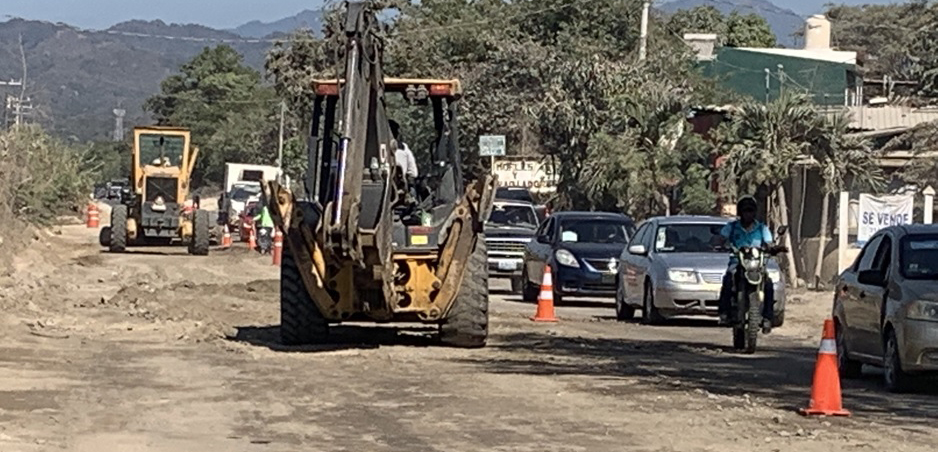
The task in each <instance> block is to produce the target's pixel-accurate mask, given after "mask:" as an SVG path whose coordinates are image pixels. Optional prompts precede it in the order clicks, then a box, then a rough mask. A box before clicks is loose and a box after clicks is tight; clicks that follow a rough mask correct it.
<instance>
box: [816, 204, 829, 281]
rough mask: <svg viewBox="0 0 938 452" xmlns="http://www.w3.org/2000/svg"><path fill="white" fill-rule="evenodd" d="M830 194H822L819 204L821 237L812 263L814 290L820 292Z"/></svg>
mask: <svg viewBox="0 0 938 452" xmlns="http://www.w3.org/2000/svg"><path fill="white" fill-rule="evenodd" d="M830 202H831V194H830V193H827V192H826V191H825V192H824V200H823V201H822V202H821V237H820V240H819V242H818V248H817V262H815V263H814V290H821V269H822V268H823V267H824V250H825V248H827V222H828V221H829V219H828V217H830Z"/></svg>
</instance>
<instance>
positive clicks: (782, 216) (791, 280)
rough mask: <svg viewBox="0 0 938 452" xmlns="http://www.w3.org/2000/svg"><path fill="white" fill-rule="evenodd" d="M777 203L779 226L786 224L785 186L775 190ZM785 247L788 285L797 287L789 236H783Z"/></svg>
mask: <svg viewBox="0 0 938 452" xmlns="http://www.w3.org/2000/svg"><path fill="white" fill-rule="evenodd" d="M775 194H776V198H778V199H777V203H778V215H779V220H780V222H781V224H784V225H787V224H788V201H787V200H786V198H785V186H784V185H782V184H779V185H778V187H777V188H776V189H775ZM785 246H786V247H787V248H788V252H787V253H785V256H787V260H788V284H789V285H791V287H796V288H797V287H798V285H799V284H798V268H797V267H796V265H795V249H794V247H792V246H791V234H785Z"/></svg>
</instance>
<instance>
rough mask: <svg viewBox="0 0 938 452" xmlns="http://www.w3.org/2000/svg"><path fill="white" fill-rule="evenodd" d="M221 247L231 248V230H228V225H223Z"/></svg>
mask: <svg viewBox="0 0 938 452" xmlns="http://www.w3.org/2000/svg"><path fill="white" fill-rule="evenodd" d="M221 246H222V248H229V247H231V230H230V229H228V225H225V235H223V236H222V237H221Z"/></svg>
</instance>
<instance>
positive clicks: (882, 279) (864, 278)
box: [857, 270, 886, 287]
mask: <svg viewBox="0 0 938 452" xmlns="http://www.w3.org/2000/svg"><path fill="white" fill-rule="evenodd" d="M857 282H859V283H860V284H863V285H866V286H876V287H884V286H885V285H886V275H885V274H883V272H881V271H879V270H862V271H861V272H860V273H858V274H857Z"/></svg>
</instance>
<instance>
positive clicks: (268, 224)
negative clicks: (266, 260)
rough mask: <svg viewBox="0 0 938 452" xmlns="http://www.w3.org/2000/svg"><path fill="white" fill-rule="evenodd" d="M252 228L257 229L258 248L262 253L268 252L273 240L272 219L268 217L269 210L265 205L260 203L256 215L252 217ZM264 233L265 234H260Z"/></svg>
mask: <svg viewBox="0 0 938 452" xmlns="http://www.w3.org/2000/svg"><path fill="white" fill-rule="evenodd" d="M254 227H256V228H257V232H258V234H257V237H258V244H257V245H258V248H260V250H261V252H262V253H265V254H266V253H269V252H270V241H271V240H273V231H274V219H273V218H271V216H270V210H268V209H267V204H266V203H263V202H262V203H260V206H259V209H258V213H257V215H255V216H254ZM261 231H265V232H266V233H263V234H262V233H261Z"/></svg>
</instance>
